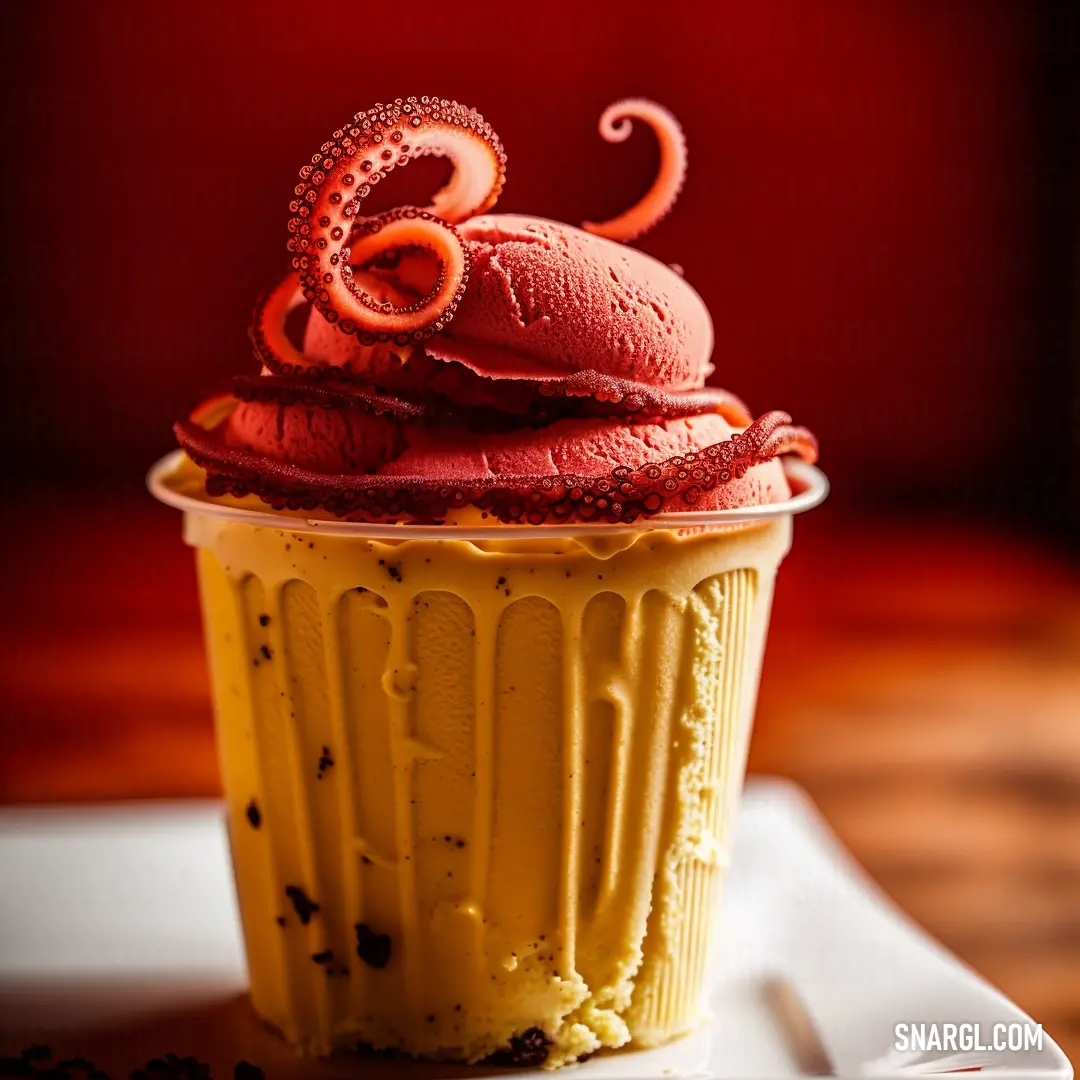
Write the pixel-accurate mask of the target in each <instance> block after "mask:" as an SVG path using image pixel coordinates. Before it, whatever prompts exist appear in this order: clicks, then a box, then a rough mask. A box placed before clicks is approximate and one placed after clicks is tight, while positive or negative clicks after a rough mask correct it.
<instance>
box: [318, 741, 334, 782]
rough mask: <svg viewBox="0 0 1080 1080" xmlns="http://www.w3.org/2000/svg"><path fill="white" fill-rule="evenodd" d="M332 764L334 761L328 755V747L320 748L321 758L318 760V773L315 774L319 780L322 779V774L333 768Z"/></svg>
mask: <svg viewBox="0 0 1080 1080" xmlns="http://www.w3.org/2000/svg"><path fill="white" fill-rule="evenodd" d="M333 764H334V759H333V757H332V756H331V754H330V747H329V746H324V747H323V748H322V756H321V757H320V758H319V771H318V773H317V775H318V778H319V779H320V780H321V779H322V778H323V774H324V773H325V772H326V770H327V769H329V768H332V767H333Z"/></svg>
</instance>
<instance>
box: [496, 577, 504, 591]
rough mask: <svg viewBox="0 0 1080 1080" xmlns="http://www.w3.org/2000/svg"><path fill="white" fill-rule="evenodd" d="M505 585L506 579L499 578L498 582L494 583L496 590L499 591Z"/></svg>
mask: <svg viewBox="0 0 1080 1080" xmlns="http://www.w3.org/2000/svg"><path fill="white" fill-rule="evenodd" d="M505 584H506V578H504V577H501V578H499V580H498V581H496V582H495V588H496V589H501V588H502V587H503V586H504V585H505Z"/></svg>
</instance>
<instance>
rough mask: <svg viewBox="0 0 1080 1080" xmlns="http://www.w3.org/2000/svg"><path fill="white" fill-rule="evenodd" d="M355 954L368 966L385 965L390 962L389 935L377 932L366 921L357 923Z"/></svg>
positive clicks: (378, 966) (382, 966)
mask: <svg viewBox="0 0 1080 1080" xmlns="http://www.w3.org/2000/svg"><path fill="white" fill-rule="evenodd" d="M356 955H357V956H359V957H360V959H361V960H363V961H364V963H365V964H367V966H368V967H373V968H384V967H386V965H387V964H388V963H390V935H389V934H377V933H376V932H375V931H374V930H372V929H371V927H370V926H368V924H367V923H357V924H356Z"/></svg>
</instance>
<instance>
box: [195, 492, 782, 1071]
mask: <svg viewBox="0 0 1080 1080" xmlns="http://www.w3.org/2000/svg"><path fill="white" fill-rule="evenodd" d="M185 521H186V526H185V528H186V538H187V540H188V542H189V543H190V544H192V545H193V546H194V547H195V548H196V549H197V558H198V567H199V579H200V587H201V593H202V603H203V612H204V618H205V627H206V638H207V644H208V652H209V657H210V666H211V671H212V681H213V694H214V705H215V713H216V722H217V731H218V740H219V747H220V754H221V762H222V769H223V775H224V783H225V791H226V797H227V800H228V806H229V824H230V835H231V840H232V849H233V859H234V864H235V872H236V882H237V890H238V895H239V901H240V908H241V915H242V919H243V925H244V936H245V942H246V947H247V957H248V966H249V970H250V977H251V993H252V999H253V1002H254V1005H255V1008H256V1009H257V1011H258V1012H259V1013H260V1015H261V1016H262V1017H263V1018H264V1019H266V1020H267V1021H269V1022H270V1023H271V1024H273V1025H275V1026H276V1027H278V1028H279V1029H280V1030H281V1031H282V1032H283V1033H284V1034H285V1036H286V1037H287V1038H288V1039H289V1040H290V1041H292V1042H293V1043H295V1044H296V1045H298V1046H299V1047H301V1048H302V1049H303V1050H304V1051H306V1052H309V1053H313V1054H327V1053H330V1052H332V1051H333V1050H335V1049H338V1048H349V1049H352V1048H355V1046H356V1045H357V1043H358V1042H359V1043H365V1044H369V1045H371V1046H374V1047H376V1048H384V1047H392V1048H395V1049H398V1050H402V1051H404V1052H406V1053H408V1054H412V1055H416V1056H431V1057H435V1058H440V1059H453V1060H465V1061H479V1060H482V1059H484V1058H486V1057H488V1056H489V1055H491V1054H493V1053H497V1052H499V1051H506V1050H507V1049H508V1048H517V1049H518V1050H520V1048H521V1046H522V1045H524V1044H525V1043H527V1044H529V1045H532V1046H533V1047H534V1048H535V1046H536V1044H537V1041H538V1040H539V1042H540V1044H541V1046H542V1045H543V1044H545V1043H546V1044H547V1046H548V1052H547V1056H546V1061H545V1064H546V1065H547V1066H549V1067H555V1066H558V1065H560V1064H564V1063H567V1062H570V1061H573V1060H575V1059H576V1058H577V1057H579V1056H580V1055H583V1054H586V1053H591V1052H593V1051H596V1050H598V1049H601V1048H604V1047H618V1046H624V1045H628V1044H629V1045H635V1046H636V1045H640V1046H651V1045H655V1044H656V1043H659V1042H662V1041H664V1040H666V1039H669V1038H671V1037H673V1036H675V1035H678V1034H680V1033H682V1032H685V1031H686V1030H688V1029H689V1028H690V1027H692V1026H693V1025H694V1024H695V1023H696V1021H697V1019H698V1017H699V1009H700V1006H701V996H702V989H703V987H704V985H705V983H706V970H705V968H706V959H707V956H708V954H709V946H710V940H711V934H712V928H713V923H714V916H715V913H716V911H717V907H718V897H719V889H720V885H721V882H722V879H723V874H724V868H725V866H726V863H727V859H728V855H729V851H730V845H731V826H732V817H733V813H734V811H735V809H736V806H737V803H738V798H739V793H740V790H741V786H742V778H743V772H744V768H745V759H746V749H747V742H748V738H749V731H750V726H751V720H752V715H753V709H754V701H755V696H756V691H757V683H758V675H759V671H760V665H761V657H762V651H763V646H764V641H765V634H766V627H767V622H768V615H769V608H770V604H771V598H772V586H773V579H774V576H775V572H776V568H777V566H778V564H779V562H780V560H781V558H782V557H783V555H784V554H785V553H786V551H787V549H788V547H789V544H790V537H791V519H790V517H782V518H777V519H775V520H772V521H769V522H767V523H764V524H760V525H748V526H740V527H736V528H729V529H726V530H711V531H706V530H694V531H687V530H683V531H681V532H676V531H664V530H660V531H652V532H639V533H622V534H619V535H613V536H611V537H594V538H585V537H582V538H580V539H570V538H563V539H557V538H551V537H547V536H545V537H543V538H540V537H538V538H537V539H521V540H511V539H506V540H497V539H494V540H486V541H468V540H460V539H446V540H441V539H439V540H405V541H402V540H399V539H392V538H391V539H387V540H384V541H380V540H369V539H363V538H357V537H347V536H324V535H319V534H312V533H309V532H301V531H296V532H294V531H292V530H291V529H290V528H289V527H288V526H289V525H291V524H292V523H291V522H290V521H288V520H287V519H283V520H282V527H281V528H270V527H261V526H252V525H250V524H246V523H243V522H237V521H228V520H222V519H220V518H215V517H213V516H210V515H206V516H204V515H200V514H195V513H189V514H187V515H186V517H185ZM387 954H388V955H387ZM384 961H385V962H384ZM540 1033H542V1035H541V1034H540ZM523 1036H525V1037H526V1038H525V1040H524V1043H523V1042H522V1037H523ZM514 1040H517V1041H516V1042H515V1041H514ZM541 1055H542V1050H541ZM534 1063H535V1060H534Z"/></svg>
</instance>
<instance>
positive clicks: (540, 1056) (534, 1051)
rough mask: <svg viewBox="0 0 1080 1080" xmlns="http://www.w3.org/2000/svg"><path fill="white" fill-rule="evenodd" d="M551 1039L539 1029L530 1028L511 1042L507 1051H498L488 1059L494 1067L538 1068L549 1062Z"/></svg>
mask: <svg viewBox="0 0 1080 1080" xmlns="http://www.w3.org/2000/svg"><path fill="white" fill-rule="evenodd" d="M550 1047H551V1039H550V1037H549V1036H548V1035H547V1034H545V1033H544V1032H543V1031H541V1029H540V1028H538V1027H531V1028H528V1029H527V1030H526V1031H523V1032H522V1033H521V1034H520V1035H515V1036H514V1037H513V1038H512V1039H511V1040H510V1045H509V1046H508V1047H507V1048H506V1049H505V1050H498V1051H496V1052H495V1053H494V1054H492V1055H491V1057H490V1058H489V1059H488V1060H489V1061H490V1062H491V1064H492V1065H514V1066H518V1067H521V1068H536V1067H538V1066H540V1065H543V1064H544V1062H545V1061H547V1056H548V1049H549V1048H550Z"/></svg>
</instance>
